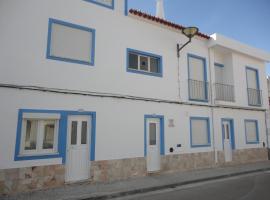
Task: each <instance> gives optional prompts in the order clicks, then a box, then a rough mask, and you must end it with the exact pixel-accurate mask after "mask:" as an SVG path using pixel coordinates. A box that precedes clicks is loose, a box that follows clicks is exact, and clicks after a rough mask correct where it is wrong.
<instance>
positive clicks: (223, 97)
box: [215, 83, 234, 102]
mask: <svg viewBox="0 0 270 200" xmlns="http://www.w3.org/2000/svg"><path fill="white" fill-rule="evenodd" d="M215 89H216V100H218V101H229V102H234V86H233V85H227V84H221V83H216V84H215Z"/></svg>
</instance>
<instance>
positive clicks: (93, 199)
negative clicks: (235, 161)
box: [80, 167, 270, 200]
mask: <svg viewBox="0 0 270 200" xmlns="http://www.w3.org/2000/svg"><path fill="white" fill-rule="evenodd" d="M269 170H270V167H267V168H262V169H255V170H249V171H243V172H236V173H230V174H224V175H218V176H213V177H206V178H200V179H196V180H190V181H183V182H179V183H172V184H167V185H160V186H153V187H147V188H142V189H135V190H128V191H124V192H115V193H111V194H106V195H100V196H93V197H84V198H81V199H80V200H106V199H114V198H119V197H124V196H130V195H135V194H140V193H147V192H153V191H158V190H164V189H169V188H176V187H179V186H184V185H189V184H193V183H199V182H205V181H212V180H217V179H223V178H229V177H234V176H240V175H245V174H252V173H256V172H265V171H269Z"/></svg>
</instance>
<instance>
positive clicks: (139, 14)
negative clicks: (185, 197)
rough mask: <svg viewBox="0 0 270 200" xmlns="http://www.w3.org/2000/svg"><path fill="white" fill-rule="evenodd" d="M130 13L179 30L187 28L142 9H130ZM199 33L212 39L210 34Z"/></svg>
mask: <svg viewBox="0 0 270 200" xmlns="http://www.w3.org/2000/svg"><path fill="white" fill-rule="evenodd" d="M129 13H131V14H133V15H136V16H139V17H142V18H145V19H148V20H151V21H155V22H158V23H160V24H163V25H166V26H169V27H172V28H175V29H178V30H183V29H184V28H185V27H184V26H182V25H180V24H175V23H172V22H170V21H167V20H164V19H161V18H158V17H154V16H152V15H149V14H147V13H144V12H141V11H138V10H135V9H130V10H129ZM197 35H198V36H200V37H202V38H205V39H210V36H208V35H206V34H204V33H201V32H199V33H198V34H197Z"/></svg>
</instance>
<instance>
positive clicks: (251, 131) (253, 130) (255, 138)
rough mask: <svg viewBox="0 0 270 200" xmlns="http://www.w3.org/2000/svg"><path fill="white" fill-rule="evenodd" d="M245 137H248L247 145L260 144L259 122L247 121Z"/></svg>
mask: <svg viewBox="0 0 270 200" xmlns="http://www.w3.org/2000/svg"><path fill="white" fill-rule="evenodd" d="M245 136H246V144H258V143H259V127H258V121H257V120H253V119H246V120H245Z"/></svg>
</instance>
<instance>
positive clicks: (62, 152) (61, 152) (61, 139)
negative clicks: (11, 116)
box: [14, 109, 96, 164]
mask: <svg viewBox="0 0 270 200" xmlns="http://www.w3.org/2000/svg"><path fill="white" fill-rule="evenodd" d="M23 113H56V114H60V120H59V130H58V153H56V154H48V155H36V156H28V155H20V146H21V134H22V120H23V118H22V116H23ZM69 115H87V116H91V118H92V120H91V122H92V124H91V127H92V129H91V133H90V134H91V135H90V137H91V143H90V144H89V145H90V160H91V161H93V160H95V144H96V112H88V111H87V112H79V111H66V110H33V109H19V112H18V122H17V123H18V124H17V136H16V145H15V155H14V161H20V160H39V159H49V158H62V163H63V164H64V163H65V161H66V145H67V131H68V126H67V125H68V122H67V120H68V116H69Z"/></svg>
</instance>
